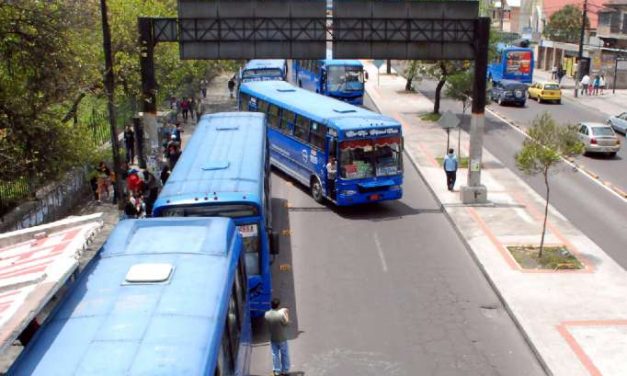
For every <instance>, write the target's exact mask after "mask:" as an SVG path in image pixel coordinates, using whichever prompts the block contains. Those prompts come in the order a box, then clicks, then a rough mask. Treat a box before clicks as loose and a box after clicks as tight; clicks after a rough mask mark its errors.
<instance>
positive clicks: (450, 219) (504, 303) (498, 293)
mask: <svg viewBox="0 0 627 376" xmlns="http://www.w3.org/2000/svg"><path fill="white" fill-rule="evenodd" d="M366 94H367V95H368V96H369V97H370V100H371V102H372V103H373V104H374V106H375V107H376V109H377V111H378V112H379V113H381V109H380V108H379V106H378V105H377V103H376V102H375V101H374V100H373V99H372V96H371V95H370V94H369V93H368V90H367V89H366ZM416 94H419V93H418V92H416ZM420 95H422V94H420ZM403 152H404V154H405V155H406V156H407V157H408V158H409V160H410V162H411V164H412V166H413V167H414V169H415V170H416V172H417V173H418V176H420V179H421V180H422V181H423V183H424V184H425V186H426V187H427V188H428V190H429V192H430V193H431V195H432V196H433V198H434V199H435V200H436V202H438V203H439V205H440V211H441V212H442V213H443V214H444V216H445V217H446V220H447V221H448V222H449V223H450V224H451V227H452V228H453V230H454V231H455V233H456V234H457V237H458V239H460V240H461V242H462V244H463V245H464V248H465V249H466V252H467V253H468V254H469V255H470V257H471V258H472V260H473V262H474V263H475V265H477V267H478V268H479V270H480V271H481V274H482V275H483V276H484V277H485V279H486V281H487V282H488V284H489V285H490V288H491V289H492V291H494V294H495V295H496V296H497V298H498V300H499V301H500V302H501V305H502V306H503V308H504V309H505V312H507V315H508V316H509V317H510V318H511V319H512V322H513V323H514V325H515V326H516V328H517V329H518V332H519V333H520V334H521V335H522V337H523V339H524V340H525V343H527V345H528V346H529V348H530V349H531V351H532V352H533V355H534V356H535V358H536V359H537V361H538V363H539V364H540V367H541V368H542V370H543V371H544V373H545V374H547V375H549V376H552V375H553V373H552V372H551V370H550V368H549V366H548V364H547V363H546V361H545V360H544V358H543V357H542V355H541V354H540V352H539V351H538V349H537V348H536V346H535V345H534V344H533V342H532V341H531V338H530V337H529V335H528V334H527V332H526V331H525V329H524V328H523V326H522V324H521V323H520V322H519V321H518V319H517V318H516V316H515V315H514V312H513V311H512V309H511V307H510V306H509V304H508V303H507V301H506V300H505V298H504V297H503V295H502V294H501V291H500V290H499V289H498V287H497V285H496V284H495V283H494V281H493V280H492V278H491V277H490V275H489V274H488V272H487V270H486V269H485V268H484V266H483V264H482V263H481V261H480V260H479V258H478V257H477V255H476V254H475V252H474V250H473V248H472V246H471V245H470V243H468V241H467V240H466V238H465V237H464V236H463V234H462V232H461V230H460V229H459V228H458V227H457V225H456V223H455V221H454V220H453V217H451V215H450V213H449V212H448V210H446V206H445V205H444V204H442V201H440V199H439V198H438V196H437V194H436V193H435V191H434V190H433V187H431V185H430V184H429V182H428V181H427V179H426V177H425V176H424V175H423V174H422V172H421V171H420V168H419V164H418V162H417V161H416V160H414V158H413V156H412V155H411V154H409V153H408V152H407V151H406V149H405V150H403Z"/></svg>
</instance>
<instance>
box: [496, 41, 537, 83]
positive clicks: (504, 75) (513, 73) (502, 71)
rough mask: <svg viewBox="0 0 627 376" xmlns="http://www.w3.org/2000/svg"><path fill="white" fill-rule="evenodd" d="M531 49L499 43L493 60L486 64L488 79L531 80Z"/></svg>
mask: <svg viewBox="0 0 627 376" xmlns="http://www.w3.org/2000/svg"><path fill="white" fill-rule="evenodd" d="M533 67H534V58H533V50H532V49H531V48H527V47H516V46H506V45H504V44H501V43H499V44H498V45H497V54H496V56H495V58H494V61H492V63H490V64H489V65H488V80H489V81H493V82H498V81H501V80H513V81H518V82H522V83H524V84H531V83H532V81H533Z"/></svg>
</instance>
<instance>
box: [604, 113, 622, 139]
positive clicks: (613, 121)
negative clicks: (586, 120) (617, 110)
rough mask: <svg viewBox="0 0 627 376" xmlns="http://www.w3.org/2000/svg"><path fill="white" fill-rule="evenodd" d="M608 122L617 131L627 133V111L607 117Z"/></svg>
mask: <svg viewBox="0 0 627 376" xmlns="http://www.w3.org/2000/svg"><path fill="white" fill-rule="evenodd" d="M607 124H608V125H609V126H610V127H612V128H613V129H614V130H615V131H616V132H620V133H622V134H627V112H623V113H622V114H620V115H616V116H612V117H611V118H609V119H607Z"/></svg>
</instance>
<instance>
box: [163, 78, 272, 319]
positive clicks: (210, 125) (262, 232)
mask: <svg viewBox="0 0 627 376" xmlns="http://www.w3.org/2000/svg"><path fill="white" fill-rule="evenodd" d="M277 82H278V81H277ZM267 145H268V141H267V138H266V118H265V116H264V115H263V114H258V113H250V112H248V113H246V112H229V113H216V114H211V115H203V116H202V117H201V118H200V121H199V122H198V125H197V126H196V130H195V131H194V134H193V136H192V137H191V139H190V140H189V142H188V143H187V145H186V146H185V150H184V151H183V154H182V155H181V157H180V158H179V160H178V162H177V163H176V167H175V168H174V170H173V171H172V174H171V175H170V177H169V178H168V181H167V182H166V184H165V186H164V187H163V189H162V190H161V193H160V194H159V197H158V198H157V200H156V202H155V204H154V208H153V215H154V216H155V217H229V218H233V219H234V221H235V224H236V225H237V227H238V229H239V230H240V233H241V235H242V237H243V239H244V245H245V249H246V271H247V274H248V287H249V289H250V299H251V301H250V306H251V310H252V314H253V316H254V317H258V316H261V315H263V313H264V312H265V311H267V310H268V309H270V300H271V293H272V279H271V272H270V261H271V260H270V259H271V253H274V252H271V251H270V250H271V247H272V250H273V251H277V250H278V249H277V248H276V247H277V246H278V244H276V241H272V245H271V244H270V243H271V236H270V231H271V223H272V222H271V221H272V218H271V208H270V161H269V155H268V154H269V153H268V147H267ZM274 238H275V239H276V235H274Z"/></svg>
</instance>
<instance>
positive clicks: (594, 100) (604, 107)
mask: <svg viewBox="0 0 627 376" xmlns="http://www.w3.org/2000/svg"><path fill="white" fill-rule="evenodd" d="M533 78H534V80H538V81H552V80H551V72H549V71H544V70H539V69H536V70H534V71H533ZM561 86H562V96H563V98H564V99H566V100H569V101H572V102H575V103H577V104H578V105H582V106H586V107H589V108H591V109H594V110H595V111H600V112H602V113H604V114H605V115H606V116H607V117H610V116H615V115H618V114H621V113H623V112H625V111H627V89H617V90H616V92H615V93H612V88H611V87H610V88H606V89H605V91H604V94H603V95H581V92H580V94H579V95H578V96H577V98H575V89H574V88H575V81H574V80H573V79H572V78H571V77H568V76H566V77H564V78H563V79H562V83H561ZM626 373H627V372H626Z"/></svg>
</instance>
